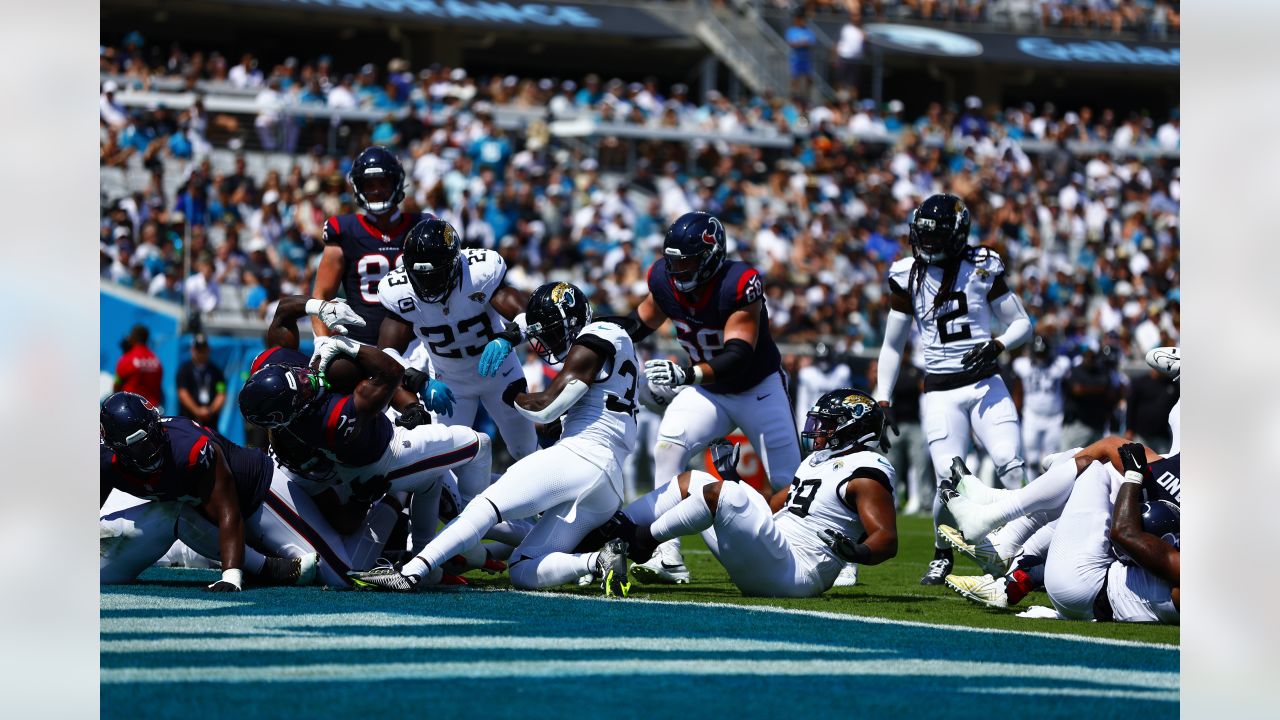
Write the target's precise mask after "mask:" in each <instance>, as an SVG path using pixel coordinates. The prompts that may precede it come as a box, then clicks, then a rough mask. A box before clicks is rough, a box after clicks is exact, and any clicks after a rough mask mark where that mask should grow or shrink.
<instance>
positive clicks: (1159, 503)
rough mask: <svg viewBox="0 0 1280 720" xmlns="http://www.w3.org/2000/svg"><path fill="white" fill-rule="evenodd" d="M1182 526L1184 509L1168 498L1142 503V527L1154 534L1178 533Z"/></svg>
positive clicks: (1162, 535)
mask: <svg viewBox="0 0 1280 720" xmlns="http://www.w3.org/2000/svg"><path fill="white" fill-rule="evenodd" d="M1181 526H1182V509H1181V508H1179V507H1178V506H1177V505H1174V504H1173V503H1171V502H1169V501H1168V500H1153V501H1149V502H1144V503H1142V529H1143V530H1146V531H1147V532H1149V533H1151V534H1152V535H1159V536H1161V537H1164V536H1165V535H1168V534H1173V535H1177V534H1178V533H1179V530H1180V528H1181Z"/></svg>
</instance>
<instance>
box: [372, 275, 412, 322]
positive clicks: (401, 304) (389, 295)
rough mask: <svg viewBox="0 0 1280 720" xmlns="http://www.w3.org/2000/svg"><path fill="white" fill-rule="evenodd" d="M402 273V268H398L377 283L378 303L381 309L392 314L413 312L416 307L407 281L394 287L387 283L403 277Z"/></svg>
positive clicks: (410, 286)
mask: <svg viewBox="0 0 1280 720" xmlns="http://www.w3.org/2000/svg"><path fill="white" fill-rule="evenodd" d="M404 273H405V271H404V268H403V267H398V268H396V269H394V270H392V271H391V272H389V273H387V274H386V275H384V276H383V277H382V279H381V280H379V281H378V301H379V302H381V303H382V306H383V307H385V308H386V309H388V310H390V311H391V312H394V313H402V314H403V313H409V312H413V310H414V309H415V308H416V307H417V305H416V303H415V301H414V298H413V292H412V291H411V288H412V287H413V286H412V285H410V284H409V282H408V281H407V280H406V281H405V282H399V283H396V284H395V285H392V284H391V283H390V282H389V281H390V280H391V278H392V277H396V278H397V279H398V278H400V277H403V276H404Z"/></svg>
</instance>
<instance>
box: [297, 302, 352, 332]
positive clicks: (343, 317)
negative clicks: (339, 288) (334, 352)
mask: <svg viewBox="0 0 1280 720" xmlns="http://www.w3.org/2000/svg"><path fill="white" fill-rule="evenodd" d="M313 303H316V304H314V305H313ZM306 310H307V314H308V315H315V316H316V317H318V318H320V322H322V323H324V326H325V327H327V328H329V329H330V330H332V331H334V332H336V333H338V334H339V335H346V334H347V327H348V326H351V327H364V326H365V322H364V318H362V317H360V316H359V315H357V314H356V311H355V310H352V309H351V306H350V305H348V304H347V301H345V300H320V301H317V300H316V299H315V298H312V299H311V300H308V301H307V308H306Z"/></svg>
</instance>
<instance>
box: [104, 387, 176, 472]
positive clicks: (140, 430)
mask: <svg viewBox="0 0 1280 720" xmlns="http://www.w3.org/2000/svg"><path fill="white" fill-rule="evenodd" d="M99 423H100V425H99V432H100V433H101V435H102V442H103V444H104V445H106V446H107V448H108V449H110V450H111V452H113V453H115V454H116V457H118V458H119V459H120V461H121V462H123V463H124V464H125V465H126V466H128V467H130V468H133V469H134V470H137V471H139V472H144V473H150V472H155V471H156V470H159V469H160V465H162V464H163V463H164V454H165V451H166V450H168V448H169V438H168V437H167V436H166V435H165V433H164V428H162V427H161V426H160V411H159V410H156V409H155V407H154V406H153V405H152V404H151V403H149V402H147V400H146V398H144V397H142V396H141V395H135V394H134V393H131V392H118V393H115V394H114V395H112V396H111V397H109V398H107V399H106V401H104V402H103V403H102V410H101V412H100V413H99Z"/></svg>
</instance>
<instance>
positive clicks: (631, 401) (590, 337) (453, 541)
mask: <svg viewBox="0 0 1280 720" xmlns="http://www.w3.org/2000/svg"><path fill="white" fill-rule="evenodd" d="M525 318H526V320H527V322H528V325H527V330H526V332H527V336H528V339H529V341H530V343H531V344H532V346H533V348H534V349H535V350H536V351H537V352H538V354H539V355H541V356H542V358H543V359H544V360H545V361H547V362H548V363H551V364H553V365H558V364H560V363H563V365H564V366H563V369H562V370H561V371H560V373H559V374H558V375H556V378H555V380H553V381H552V382H551V384H550V385H549V386H548V387H547V389H546V390H544V391H542V392H538V393H527V392H524V390H525V388H526V387H527V386H526V383H525V381H524V378H523V376H522V377H520V378H519V379H516V380H513V381H511V382H510V383H509V384H508V386H507V390H506V393H505V397H504V400H505V401H506V402H507V403H508V404H510V405H511V406H512V407H514V408H515V409H516V410H517V412H519V413H520V414H522V415H524V416H525V417H527V418H528V419H529V420H531V421H533V422H536V423H542V424H547V423H551V422H553V421H555V420H556V419H560V422H561V425H562V428H563V429H562V430H561V434H560V439H559V441H557V442H556V444H555V445H553V446H551V447H549V448H546V449H543V450H538V451H536V452H534V453H533V454H532V455H529V456H527V457H525V458H524V459H522V460H519V461H517V462H516V463H515V464H513V465H512V466H511V467H510V468H509V469H508V470H507V472H506V474H504V475H503V476H502V477H501V478H499V479H498V480H497V481H496V482H495V483H494V484H493V485H491V486H490V487H489V488H487V489H486V490H485V491H484V492H482V493H480V495H479V497H477V498H476V499H475V500H473V501H472V502H471V503H470V504H468V505H467V506H466V508H464V509H463V511H462V514H461V515H459V516H458V518H457V519H455V520H454V521H453V522H451V523H450V524H449V525H448V526H447V527H446V528H445V529H444V530H443V531H441V533H440V535H439V536H438V537H437V538H436V539H435V540H433V541H432V542H431V543H430V544H428V545H427V547H426V548H424V549H423V550H422V551H421V552H419V553H418V555H417V557H415V558H414V559H413V560H411V561H409V562H408V563H406V564H405V565H404V567H403V568H401V569H398V570H397V569H396V568H394V567H391V566H384V567H380V568H375V569H373V570H370V571H369V572H366V573H362V574H360V575H358V576H356V579H357V583H358V584H361V585H367V586H369V587H372V588H377V589H382V590H393V591H400V592H408V591H412V590H414V589H416V588H417V587H418V586H419V585H420V584H428V583H432V582H436V581H437V579H438V578H439V576H440V574H441V563H443V562H444V561H445V560H446V559H448V558H450V557H453V556H454V555H456V554H458V552H459V551H460V550H462V549H463V548H467V547H471V546H473V545H475V544H476V543H478V542H479V541H480V539H481V537H483V536H484V534H485V533H486V532H488V531H489V529H490V528H491V527H493V525H494V524H495V523H498V522H501V521H502V520H504V519H508V518H526V517H532V516H534V515H536V514H538V513H542V517H541V518H540V519H539V520H538V521H537V523H536V524H535V525H534V527H533V530H532V531H530V533H529V535H528V537H526V538H525V539H524V541H523V542H522V543H520V545H519V546H518V547H517V548H516V549H515V551H514V552H513V553H512V555H511V559H510V562H509V565H508V568H509V571H510V577H511V583H512V584H513V585H515V586H516V587H517V588H522V589H529V588H544V587H551V586H555V585H561V584H564V583H567V582H570V581H574V580H577V579H578V578H580V577H582V576H583V575H586V574H588V573H593V574H594V575H595V576H596V577H598V578H601V580H602V585H603V587H604V591H605V595H607V596H625V595H626V594H627V592H628V590H629V588H630V583H628V582H627V581H626V577H627V566H626V558H625V554H626V545H625V544H624V543H622V542H621V541H612V542H610V543H609V544H606V545H605V547H604V548H603V549H601V550H599V551H596V552H583V553H576V552H572V551H573V549H574V548H575V547H576V546H577V545H578V543H579V542H580V541H581V540H582V539H583V538H584V537H585V536H586V534H587V533H588V532H589V531H590V530H592V529H594V528H596V527H597V526H599V525H602V524H603V523H604V522H605V521H606V520H608V519H609V518H610V517H612V516H613V514H614V513H615V512H617V510H618V508H620V507H621V506H622V464H623V463H625V462H626V459H627V456H628V455H629V454H630V453H631V451H632V450H633V449H634V447H635V436H636V422H635V414H636V384H637V380H638V379H639V375H640V368H639V367H637V361H636V353H635V348H634V347H633V346H632V344H631V338H630V337H628V335H627V333H626V331H624V330H623V329H622V328H621V327H620V326H619V325H617V324H615V323H613V322H607V321H597V322H592V315H591V305H590V303H589V302H588V301H587V296H586V294H585V293H583V292H582V290H580V289H578V288H577V287H575V286H573V285H571V284H569V283H547V284H545V285H543V286H541V287H539V288H538V289H537V290H535V291H534V292H533V294H532V296H530V298H529V305H528V307H527V309H526V310H525Z"/></svg>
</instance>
